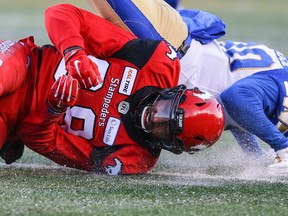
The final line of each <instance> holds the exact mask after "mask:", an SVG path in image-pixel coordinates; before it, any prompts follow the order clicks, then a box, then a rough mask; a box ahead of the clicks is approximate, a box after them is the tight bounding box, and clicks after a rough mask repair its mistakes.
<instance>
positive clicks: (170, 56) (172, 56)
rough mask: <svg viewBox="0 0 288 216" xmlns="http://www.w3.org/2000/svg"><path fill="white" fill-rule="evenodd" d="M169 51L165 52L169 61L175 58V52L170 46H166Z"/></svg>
mask: <svg viewBox="0 0 288 216" xmlns="http://www.w3.org/2000/svg"><path fill="white" fill-rule="evenodd" d="M168 47H169V49H170V51H171V52H167V53H166V55H167V56H168V58H170V59H171V60H174V59H176V58H177V53H176V52H175V50H174V49H173V48H172V46H171V45H168Z"/></svg>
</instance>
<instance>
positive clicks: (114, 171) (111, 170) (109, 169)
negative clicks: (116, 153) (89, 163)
mask: <svg viewBox="0 0 288 216" xmlns="http://www.w3.org/2000/svg"><path fill="white" fill-rule="evenodd" d="M113 160H114V161H115V164H116V165H115V166H105V167H104V168H105V172H106V173H107V174H108V175H118V174H120V173H121V170H122V165H123V163H122V162H121V161H120V160H119V159H118V158H114V159H113Z"/></svg>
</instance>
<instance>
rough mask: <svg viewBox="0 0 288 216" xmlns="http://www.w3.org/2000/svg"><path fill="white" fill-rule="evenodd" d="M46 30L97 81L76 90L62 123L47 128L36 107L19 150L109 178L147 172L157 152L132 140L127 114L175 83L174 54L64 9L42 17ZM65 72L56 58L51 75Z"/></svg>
mask: <svg viewBox="0 0 288 216" xmlns="http://www.w3.org/2000/svg"><path fill="white" fill-rule="evenodd" d="M46 27H47V31H48V34H49V36H50V38H51V40H52V41H53V43H54V44H55V45H56V46H57V47H58V49H59V50H60V52H63V51H64V50H65V49H66V48H68V47H71V46H81V47H84V49H85V51H86V52H87V53H89V57H90V58H91V59H92V61H94V62H95V63H96V64H97V65H98V68H99V71H100V74H101V77H102V79H103V83H101V84H99V85H97V86H96V87H92V88H90V89H80V92H79V97H78V100H77V102H76V104H75V105H74V106H73V107H70V108H69V109H68V110H67V112H66V114H65V116H64V117H63V119H62V120H63V121H61V122H62V123H63V124H60V122H58V124H54V123H55V122H56V119H53V118H52V117H53V114H50V113H49V112H48V111H47V108H45V107H47V105H46V104H44V105H43V106H40V107H39V108H38V109H37V110H36V111H35V112H33V113H32V114H31V115H30V116H29V117H28V118H26V119H25V121H24V122H23V124H22V127H21V130H20V131H19V134H20V135H21V137H22V139H23V141H24V142H25V144H26V145H28V146H29V147H30V148H32V149H34V150H35V151H37V152H39V153H41V154H43V155H45V156H46V157H49V158H50V159H52V160H54V161H55V162H57V163H59V164H61V165H66V166H69V167H75V168H80V169H84V170H88V171H101V172H106V173H108V174H112V175H116V174H120V173H122V174H136V173H145V172H147V171H148V170H150V169H151V168H152V167H153V166H154V165H155V163H156V162H157V159H158V157H159V154H160V150H159V149H153V147H151V146H149V144H148V143H147V142H146V141H145V137H144V138H143V137H141V136H140V135H139V134H138V132H137V130H136V128H135V127H134V120H133V111H134V110H135V108H136V106H137V104H138V103H139V102H140V100H141V99H142V98H143V97H144V96H146V95H148V94H150V93H152V92H155V91H157V90H159V88H168V87H172V86H176V85H177V83H178V77H179V70H180V68H179V60H178V59H177V55H176V52H175V51H173V49H172V48H171V47H170V46H169V45H167V44H166V43H165V42H163V41H162V42H161V41H153V40H141V39H137V38H135V36H133V35H132V34H130V33H129V32H126V31H124V30H122V29H120V28H118V27H116V26H114V25H113V24H111V23H109V22H108V21H106V20H104V19H102V18H100V17H98V16H95V15H94V14H92V13H90V12H88V11H85V10H81V9H79V8H76V7H74V6H71V5H68V4H62V5H58V6H54V7H52V8H49V9H48V10H47V11H46ZM63 29H68V31H66V30H65V31H63ZM47 60H48V59H47ZM66 72H67V71H66V70H65V64H64V61H63V60H62V62H60V64H59V66H58V68H57V70H56V72H55V77H56V78H57V77H59V76H61V75H62V74H66ZM67 132H68V133H67Z"/></svg>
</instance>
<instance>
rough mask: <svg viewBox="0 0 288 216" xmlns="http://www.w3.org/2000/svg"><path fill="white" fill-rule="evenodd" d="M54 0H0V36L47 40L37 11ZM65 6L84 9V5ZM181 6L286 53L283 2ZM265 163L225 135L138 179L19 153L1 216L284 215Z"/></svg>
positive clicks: (9, 170)
mask: <svg viewBox="0 0 288 216" xmlns="http://www.w3.org/2000/svg"><path fill="white" fill-rule="evenodd" d="M19 2H21V3H19ZM60 2H61V1H55V0H53V1H52V0H51V1H39V0H25V1H16V0H9V1H8V0H2V1H1V3H0V28H1V31H0V38H1V39H19V38H21V37H26V36H28V35H34V36H35V38H36V42H37V43H38V44H45V43H49V40H48V38H47V36H46V33H45V31H44V25H43V11H44V10H45V7H47V6H48V5H52V4H55V3H60ZM67 2H70V3H74V4H76V5H78V6H81V7H85V8H87V9H88V7H87V5H86V4H85V2H83V1H80V0H74V1H67ZM183 4H184V5H185V6H187V7H190V8H196V9H202V10H206V11H209V12H212V13H214V14H216V15H218V16H220V17H221V18H222V19H224V21H225V22H226V24H227V35H226V36H225V38H226V39H233V40H238V41H257V42H259V43H264V44H266V45H269V46H271V47H273V48H276V49H278V50H279V51H282V52H283V53H284V54H285V55H286V56H288V46H287V42H286V38H287V35H288V13H287V0H275V1H269V0H254V1H251V0H250V1H249V0H242V1H236V0H214V1H208V0H202V1H192V0H190V1H188V0H186V1H183ZM263 146H264V147H265V148H266V147H267V146H266V145H265V144H264V143H263ZM267 151H268V148H267ZM272 160H273V154H272V153H271V152H269V153H268V154H267V157H265V158H261V159H259V160H253V159H252V158H249V157H247V156H245V155H244V154H243V153H242V152H241V150H240V149H239V147H238V146H237V144H236V143H235V141H234V139H233V138H232V137H231V135H230V134H229V133H227V132H225V133H224V135H223V137H222V138H221V139H220V141H219V142H218V143H217V144H216V145H215V146H213V147H212V148H210V149H208V150H206V151H203V152H201V153H199V154H196V155H193V156H192V155H187V154H182V155H178V156H176V155H173V154H170V153H168V152H163V154H162V155H161V157H160V160H159V162H158V164H157V165H156V167H155V168H154V169H153V170H152V171H151V172H150V173H148V174H147V175H138V176H119V177H108V176H101V175H95V174H91V173H87V172H83V171H78V170H73V169H69V168H64V167H59V166H57V165H56V164H54V163H52V162H50V161H48V160H47V159H45V158H43V157H41V156H39V155H37V154H35V153H33V152H32V151H30V150H28V149H26V150H25V152H24V156H23V157H22V158H21V160H19V161H18V162H17V163H15V164H13V165H10V166H8V165H5V164H4V163H3V161H0V169H1V171H0V180H1V183H0V194H1V196H0V205H1V211H0V215H1V216H4V215H7V216H8V215H9V216H10V215H29V216H30V215H31V216H32V215H37V216H38V215H41V216H42V215H51V216H54V215H64V216H65V215H75V216H78V215H103V216H104V215H119V216H120V215H125V216H128V215H135V216H136V215H165V216H169V215H174V216H175V215H177V216H178V215H181V216H182V215H183V216H184V215H195V216H198V215H199V216H200V215H201V216H202V215H208V216H213V215H215V216H216V215H217V216H218V215H219V216H220V215H221V216H226V215H227V216H228V215H229V216H230V215H235V216H237V215H239V216H242V215H247V216H248V215H249V216H250V215H251V216H254V215H255V216H256V215H259V216H260V215H261V216H262V215H263V216H266V215H267V216H273V215H275V216H276V215H277V216H278V215H287V214H288V213H287V212H288V207H287V206H288V197H287V194H288V176H287V175H283V176H275V175H272V174H270V173H267V171H266V169H265V167H266V166H267V165H268V164H269V163H271V162H272Z"/></svg>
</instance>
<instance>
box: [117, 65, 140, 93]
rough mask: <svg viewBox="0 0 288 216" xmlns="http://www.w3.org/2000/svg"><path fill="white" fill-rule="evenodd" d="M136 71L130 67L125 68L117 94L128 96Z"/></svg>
mask: <svg viewBox="0 0 288 216" xmlns="http://www.w3.org/2000/svg"><path fill="white" fill-rule="evenodd" d="M137 73H138V70H136V69H135V68H131V67H126V68H125V70H124V73H123V77H122V80H121V84H120V87H119V93H120V94H124V95H130V94H131V92H132V89H133V86H134V82H135V79H136V76H137Z"/></svg>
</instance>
